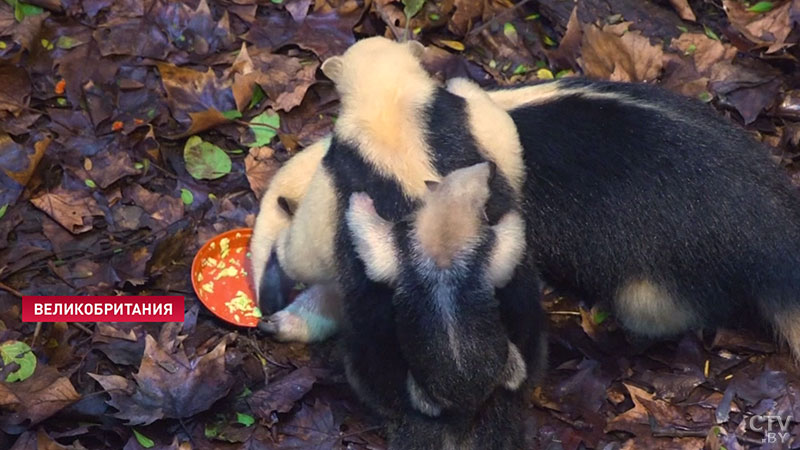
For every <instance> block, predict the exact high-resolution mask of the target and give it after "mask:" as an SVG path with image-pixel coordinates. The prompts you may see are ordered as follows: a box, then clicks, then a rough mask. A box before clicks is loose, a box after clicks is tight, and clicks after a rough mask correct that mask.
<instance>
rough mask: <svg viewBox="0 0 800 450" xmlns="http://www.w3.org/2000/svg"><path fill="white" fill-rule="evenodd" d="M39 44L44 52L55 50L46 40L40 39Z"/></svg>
mask: <svg viewBox="0 0 800 450" xmlns="http://www.w3.org/2000/svg"><path fill="white" fill-rule="evenodd" d="M41 43H42V47H44V49H45V50H52V49H54V48H55V46H54V45H53V43H52V42H50V41H48V40H47V39H44V38H42V40H41Z"/></svg>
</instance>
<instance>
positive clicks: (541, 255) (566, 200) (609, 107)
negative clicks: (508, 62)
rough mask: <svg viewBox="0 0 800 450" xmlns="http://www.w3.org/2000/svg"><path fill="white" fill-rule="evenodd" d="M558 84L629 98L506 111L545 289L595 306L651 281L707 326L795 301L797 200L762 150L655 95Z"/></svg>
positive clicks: (689, 104)
mask: <svg viewBox="0 0 800 450" xmlns="http://www.w3.org/2000/svg"><path fill="white" fill-rule="evenodd" d="M561 86H562V87H564V88H567V87H569V88H574V87H583V88H588V89H590V90H592V91H595V92H602V93H611V94H621V95H624V96H626V97H627V98H628V99H629V100H622V101H621V100H614V99H592V98H587V97H584V96H580V95H573V96H568V97H564V98H561V99H557V100H553V101H551V102H548V103H545V104H542V105H539V106H534V107H525V108H521V109H518V110H515V111H511V112H510V114H511V115H512V117H513V119H514V121H515V123H516V124H517V126H518V129H519V133H520V138H521V140H522V142H523V145H524V148H525V163H526V166H527V168H528V171H529V173H528V177H527V179H526V185H525V204H524V205H523V210H524V211H525V212H526V218H527V220H528V226H529V233H528V234H529V235H530V236H531V239H532V243H531V244H532V245H531V250H532V251H533V253H534V257H535V259H536V260H537V262H538V263H539V264H540V265H541V269H542V272H543V275H544V277H545V278H546V279H547V280H548V281H549V282H551V283H553V284H555V285H556V286H558V287H560V288H562V289H565V290H567V291H572V292H574V293H576V294H578V295H579V296H581V297H582V298H583V299H586V300H589V301H592V300H595V299H601V300H610V299H611V298H612V297H613V296H614V294H615V292H616V290H617V289H619V287H620V285H621V284H622V283H624V282H625V281H626V280H627V279H630V278H636V277H648V278H649V279H652V280H654V281H655V282H657V283H659V284H660V285H663V286H665V288H666V289H667V290H669V291H670V292H674V293H676V295H677V299H678V301H680V302H685V303H688V304H690V305H691V307H692V308H695V307H696V308H698V312H699V313H700V316H701V319H702V321H703V323H705V324H713V323H720V322H722V323H724V322H726V321H729V320H731V319H734V316H736V314H737V312H740V311H742V307H743V306H745V305H746V304H747V303H748V302H753V301H757V300H761V301H764V302H777V303H785V302H789V303H792V304H795V305H796V304H797V300H796V295H794V296H792V295H789V292H790V291H792V290H793V291H794V292H795V293H796V292H800V276H798V275H800V264H799V263H800V253H799V251H800V238H799V237H798V229H799V228H798V223H800V222H799V221H798V219H800V201H798V197H797V193H796V192H795V190H794V189H793V188H792V187H791V186H790V185H789V183H788V181H787V179H786V177H785V176H784V174H782V173H780V172H779V170H778V169H777V168H776V167H774V165H773V164H772V163H771V162H770V161H769V159H768V151H767V149H766V148H765V147H763V146H762V145H760V144H758V143H756V142H755V141H754V140H753V139H751V138H750V137H749V136H747V135H746V133H745V132H743V131H742V130H741V129H738V128H736V127H734V126H733V125H731V124H730V123H729V122H728V121H727V120H725V119H723V118H721V117H719V116H718V115H717V114H716V113H715V112H714V111H713V110H711V108H710V107H708V106H706V105H703V104H701V103H699V102H697V101H693V100H690V99H686V98H684V97H680V96H678V95H675V94H672V93H669V92H667V91H664V90H662V89H659V88H655V87H652V86H648V85H642V84H620V83H605V82H589V81H586V80H570V81H568V82H562V85H561ZM648 105H649V106H648ZM776 286H780V287H777V288H776ZM774 289H777V291H778V292H771V291H774ZM787 296H788V297H791V298H792V299H791V300H790V299H787Z"/></svg>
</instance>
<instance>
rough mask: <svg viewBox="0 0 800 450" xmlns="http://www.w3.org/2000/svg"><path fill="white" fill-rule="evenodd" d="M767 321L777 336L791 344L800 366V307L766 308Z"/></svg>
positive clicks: (790, 346)
mask: <svg viewBox="0 0 800 450" xmlns="http://www.w3.org/2000/svg"><path fill="white" fill-rule="evenodd" d="M766 309H767V311H766V313H765V315H766V318H767V320H769V321H770V322H771V323H772V327H773V328H774V329H775V331H776V332H777V334H779V335H780V337H781V338H782V339H783V340H785V341H786V343H787V344H789V350H791V352H792V355H793V356H794V360H795V362H797V363H798V364H800V305H795V304H790V305H782V306H771V307H768V308H766Z"/></svg>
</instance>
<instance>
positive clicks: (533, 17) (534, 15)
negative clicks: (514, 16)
mask: <svg viewBox="0 0 800 450" xmlns="http://www.w3.org/2000/svg"><path fill="white" fill-rule="evenodd" d="M539 17H541V15H539V14H537V13H533V14H531V15H528V16H525V20H536V19H538V18H539Z"/></svg>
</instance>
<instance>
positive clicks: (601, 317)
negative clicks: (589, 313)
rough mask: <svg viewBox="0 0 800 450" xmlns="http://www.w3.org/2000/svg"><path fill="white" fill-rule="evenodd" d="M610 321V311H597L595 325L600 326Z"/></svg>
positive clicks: (593, 318) (594, 319)
mask: <svg viewBox="0 0 800 450" xmlns="http://www.w3.org/2000/svg"><path fill="white" fill-rule="evenodd" d="M606 319H608V311H600V310H597V311H595V313H594V316H593V317H592V321H593V322H594V323H595V325H600V324H601V323H603V322H605V321H606Z"/></svg>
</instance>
